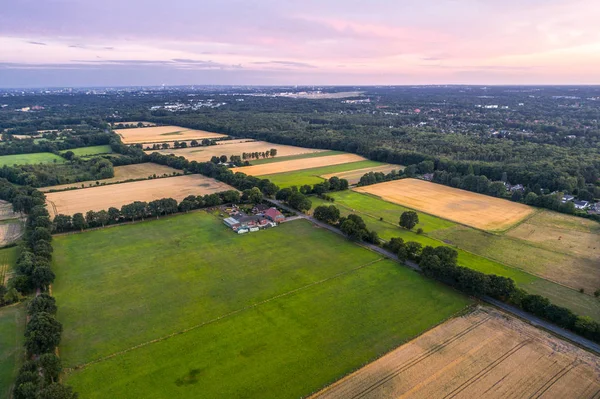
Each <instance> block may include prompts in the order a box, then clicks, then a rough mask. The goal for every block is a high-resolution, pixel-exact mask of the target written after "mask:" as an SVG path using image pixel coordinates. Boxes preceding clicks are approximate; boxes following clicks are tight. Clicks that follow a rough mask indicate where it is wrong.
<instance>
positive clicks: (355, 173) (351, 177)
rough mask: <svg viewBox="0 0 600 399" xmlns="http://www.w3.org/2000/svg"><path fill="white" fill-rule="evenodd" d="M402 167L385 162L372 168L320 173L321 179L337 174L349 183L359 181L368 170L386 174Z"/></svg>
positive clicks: (402, 167)
mask: <svg viewBox="0 0 600 399" xmlns="http://www.w3.org/2000/svg"><path fill="white" fill-rule="evenodd" d="M403 169H404V166H400V165H392V164H386V165H381V166H376V167H374V168H364V169H356V170H349V171H347V172H338V173H329V174H327V175H322V176H321V177H322V178H323V179H329V178H331V177H333V176H337V177H339V178H340V179H346V180H348V183H350V184H356V183H358V182H359V181H360V178H361V177H363V176H364V175H365V174H367V173H369V172H373V173H375V172H381V173H383V174H388V173H390V172H391V171H392V170H396V171H400V170H403Z"/></svg>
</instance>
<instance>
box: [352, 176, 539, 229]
mask: <svg viewBox="0 0 600 399" xmlns="http://www.w3.org/2000/svg"><path fill="white" fill-rule="evenodd" d="M354 190H356V191H358V192H361V193H369V194H373V195H376V196H378V197H381V198H382V199H384V200H386V201H390V202H394V203H396V204H400V205H404V206H407V207H409V208H413V209H416V210H419V211H423V212H426V213H430V214H432V215H435V216H439V217H442V218H444V219H448V220H452V221H455V222H458V223H462V224H465V225H468V226H472V227H476V228H479V229H483V230H505V229H507V228H509V227H510V226H512V225H514V224H515V223H517V222H518V221H520V220H522V219H523V218H525V217H526V216H528V215H530V214H531V213H533V212H534V211H535V210H534V209H533V208H531V207H529V206H527V205H523V204H518V203H516V202H511V201H508V200H503V199H500V198H495V197H490V196H487V195H483V194H477V193H472V192H470V191H465V190H459V189H457V188H452V187H447V186H443V185H441V184H436V183H431V182H428V181H424V180H417V179H401V180H394V181H390V182H385V183H378V184H373V185H370V186H365V187H358V188H355V189H354Z"/></svg>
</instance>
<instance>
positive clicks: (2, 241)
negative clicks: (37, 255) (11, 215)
mask: <svg viewBox="0 0 600 399" xmlns="http://www.w3.org/2000/svg"><path fill="white" fill-rule="evenodd" d="M22 235H23V223H22V222H21V221H19V220H15V221H14V222H13V221H11V223H2V224H0V245H1V246H5V245H9V244H12V243H14V242H15V241H17V240H18V239H19V238H21V236H22Z"/></svg>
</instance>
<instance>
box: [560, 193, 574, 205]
mask: <svg viewBox="0 0 600 399" xmlns="http://www.w3.org/2000/svg"><path fill="white" fill-rule="evenodd" d="M574 199H575V197H574V196H572V195H569V194H565V195H563V196H562V201H561V202H562V203H563V204H566V203H567V202H569V201H573V200H574Z"/></svg>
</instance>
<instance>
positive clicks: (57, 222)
mask: <svg viewBox="0 0 600 399" xmlns="http://www.w3.org/2000/svg"><path fill="white" fill-rule="evenodd" d="M261 200H262V193H261V192H260V190H258V189H255V190H254V191H253V189H249V190H246V191H244V192H243V193H242V194H240V193H239V192H238V191H235V190H228V191H222V192H219V193H214V194H206V195H204V196H202V195H197V196H196V195H188V196H187V197H185V198H184V199H183V200H182V201H181V202H179V203H178V202H177V200H175V199H173V198H162V199H158V200H154V201H150V202H145V201H134V202H132V203H130V204H126V205H123V206H122V207H121V209H118V208H115V207H111V208H108V209H107V210H100V211H92V210H90V211H88V212H86V213H85V215H84V214H83V213H76V214H74V215H73V216H70V215H63V214H59V215H56V217H55V218H54V220H53V223H52V231H53V232H56V233H64V232H68V231H83V230H85V229H90V228H96V227H105V226H108V225H114V224H119V223H124V222H129V221H136V220H145V219H147V218H152V217H155V218H157V219H158V218H159V217H160V216H167V215H172V214H175V213H179V212H189V211H191V210H194V209H201V208H210V207H214V206H218V205H222V204H229V203H234V204H237V203H240V202H248V203H250V202H252V203H254V202H260V201H261Z"/></svg>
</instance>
